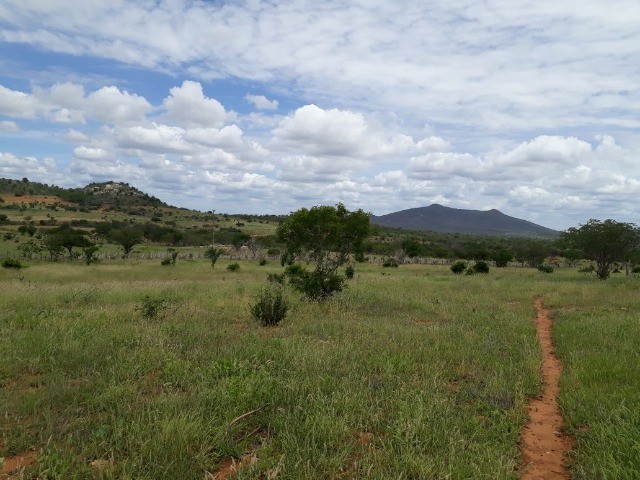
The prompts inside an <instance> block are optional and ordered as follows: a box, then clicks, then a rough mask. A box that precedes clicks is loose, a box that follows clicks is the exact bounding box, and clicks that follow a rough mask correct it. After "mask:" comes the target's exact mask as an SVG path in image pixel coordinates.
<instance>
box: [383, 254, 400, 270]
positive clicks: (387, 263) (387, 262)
mask: <svg viewBox="0 0 640 480" xmlns="http://www.w3.org/2000/svg"><path fill="white" fill-rule="evenodd" d="M382 266H383V267H384V268H398V261H397V260H396V259H395V258H392V257H387V258H385V259H384V262H382Z"/></svg>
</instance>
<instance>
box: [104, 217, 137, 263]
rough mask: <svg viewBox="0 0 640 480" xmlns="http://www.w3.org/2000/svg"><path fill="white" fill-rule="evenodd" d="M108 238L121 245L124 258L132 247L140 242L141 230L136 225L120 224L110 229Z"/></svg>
mask: <svg viewBox="0 0 640 480" xmlns="http://www.w3.org/2000/svg"><path fill="white" fill-rule="evenodd" d="M108 238H109V240H110V241H112V242H114V243H117V244H118V245H120V246H121V247H122V250H123V253H124V256H125V258H126V257H128V256H129V254H130V253H131V250H133V247H135V246H136V245H138V244H139V243H141V242H142V231H141V230H140V229H139V228H138V227H137V226H132V225H122V226H121V227H120V228H116V229H113V230H110V231H109V233H108Z"/></svg>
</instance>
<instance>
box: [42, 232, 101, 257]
mask: <svg viewBox="0 0 640 480" xmlns="http://www.w3.org/2000/svg"><path fill="white" fill-rule="evenodd" d="M92 245H93V243H92V242H91V241H89V240H88V239H87V238H86V237H85V236H84V233H83V232H81V231H80V230H75V229H73V228H71V226H70V225H69V224H68V223H64V224H62V225H61V226H60V227H58V228H56V229H55V230H52V231H51V232H50V233H49V234H48V238H47V239H46V240H45V248H46V249H47V250H49V253H50V254H51V255H52V258H53V253H52V252H54V251H55V250H56V248H57V249H58V250H60V248H64V249H66V250H67V251H68V252H69V259H72V258H73V248H74V247H78V248H85V247H90V246H92Z"/></svg>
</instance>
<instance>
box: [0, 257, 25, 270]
mask: <svg viewBox="0 0 640 480" xmlns="http://www.w3.org/2000/svg"><path fill="white" fill-rule="evenodd" d="M2 268H13V269H15V270H20V269H21V268H25V265H23V264H22V263H20V261H19V260H14V259H13V258H7V259H6V260H3V261H2Z"/></svg>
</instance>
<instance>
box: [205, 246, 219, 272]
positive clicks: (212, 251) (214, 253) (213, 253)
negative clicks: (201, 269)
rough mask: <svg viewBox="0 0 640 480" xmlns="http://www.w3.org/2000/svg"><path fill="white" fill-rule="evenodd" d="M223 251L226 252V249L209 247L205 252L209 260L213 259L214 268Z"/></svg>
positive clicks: (212, 265)
mask: <svg viewBox="0 0 640 480" xmlns="http://www.w3.org/2000/svg"><path fill="white" fill-rule="evenodd" d="M223 253H224V250H223V249H221V248H216V247H209V248H207V250H206V251H205V252H204V256H205V257H206V258H208V259H209V260H211V268H213V267H215V266H216V262H217V261H218V258H220V255H222V254H223Z"/></svg>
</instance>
